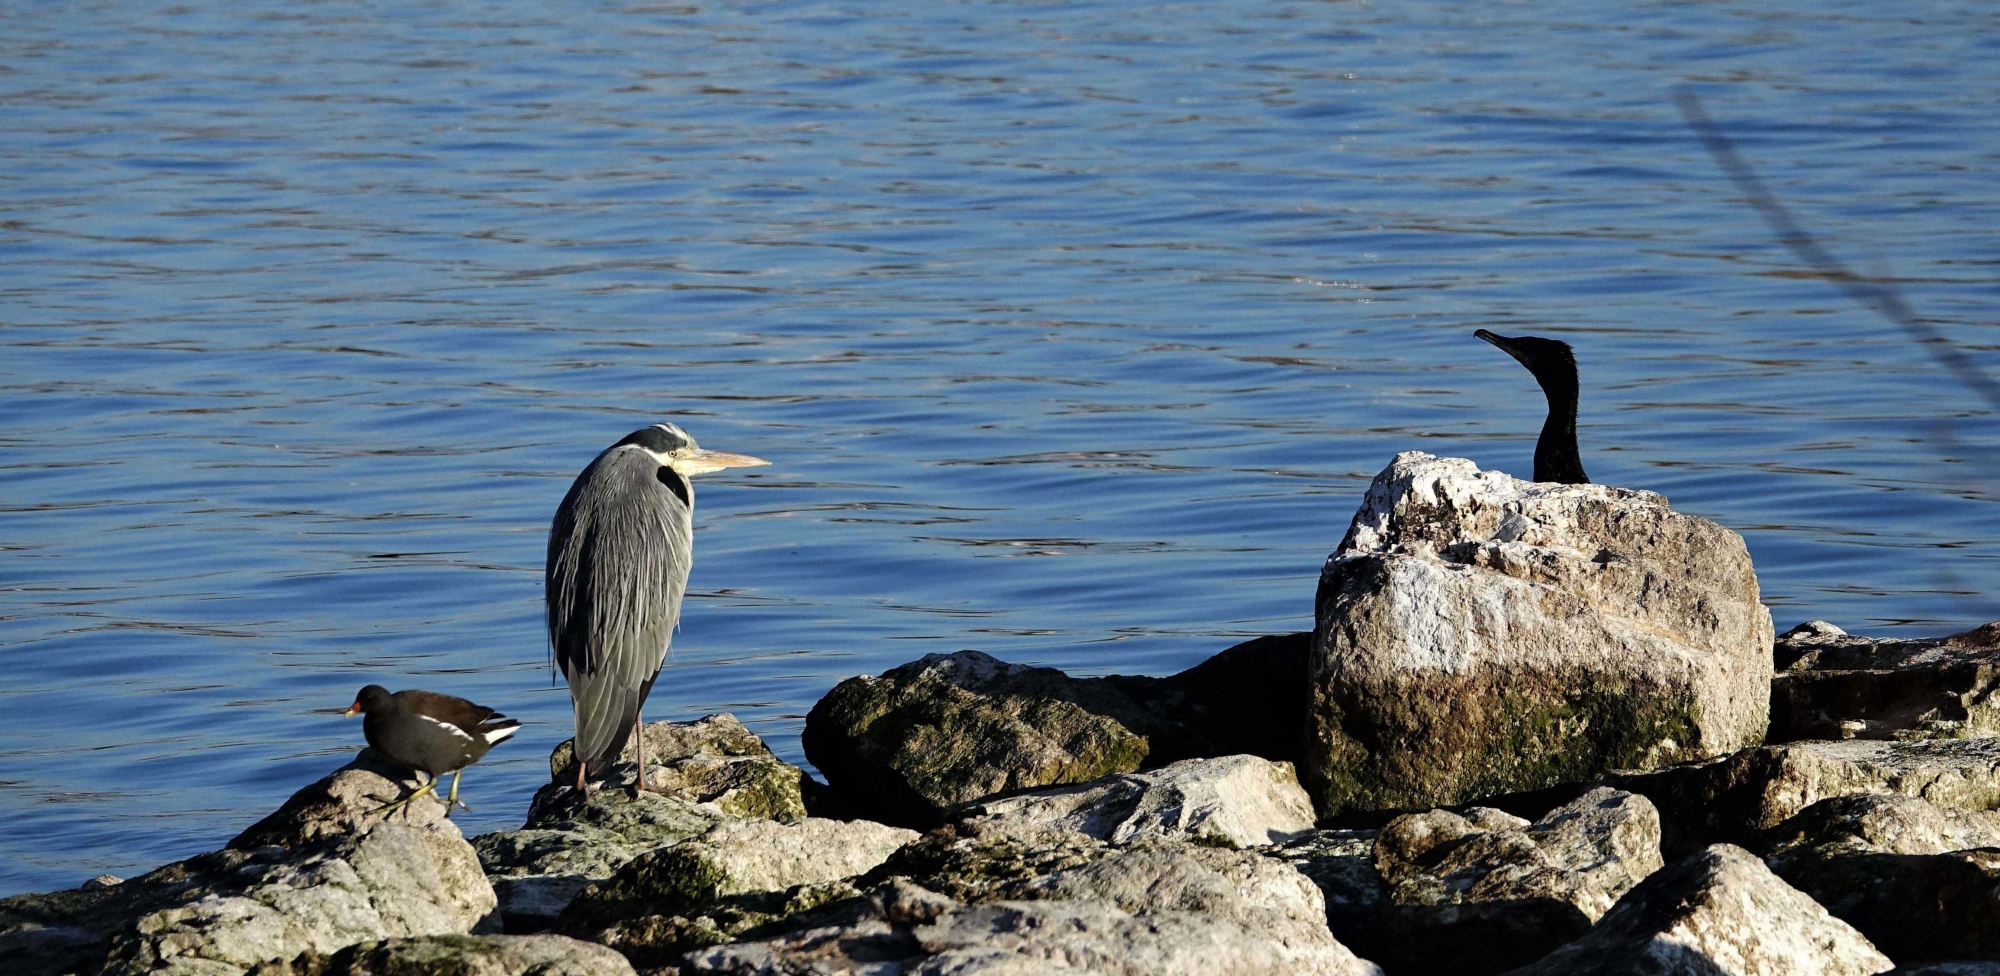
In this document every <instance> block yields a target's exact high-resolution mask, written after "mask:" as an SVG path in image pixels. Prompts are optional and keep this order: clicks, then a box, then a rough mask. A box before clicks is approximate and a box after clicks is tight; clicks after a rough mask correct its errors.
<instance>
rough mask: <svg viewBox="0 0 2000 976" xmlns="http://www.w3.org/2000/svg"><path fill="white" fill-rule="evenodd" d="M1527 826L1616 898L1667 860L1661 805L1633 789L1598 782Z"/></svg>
mask: <svg viewBox="0 0 2000 976" xmlns="http://www.w3.org/2000/svg"><path fill="white" fill-rule="evenodd" d="M1489 829H1490V828H1489ZM1526 829H1527V833H1528V836H1529V837H1531V838H1533V839H1534V841H1535V845H1536V846H1537V847H1540V848H1541V850H1542V852H1543V853H1545V854H1547V855H1548V856H1549V859H1550V860H1551V861H1552V862H1554V863H1555V864H1556V865H1558V866H1560V867H1561V868H1562V869H1563V870H1565V871H1568V872H1570V873H1571V874H1573V875H1575V876H1577V877H1578V878H1580V879H1582V880H1583V881H1585V882H1587V883H1589V884H1590V885H1592V886H1595V887H1596V888H1598V889H1600V890H1602V891H1603V892H1604V893H1605V894H1606V895H1608V896H1609V897H1610V898H1611V900H1612V901H1617V900H1618V899H1619V898H1621V897H1623V896H1624V894H1625V893H1626V892H1628V891H1630V890H1632V887H1633V886H1634V885H1637V884H1638V883H1639V882H1640V881H1643V880H1645V878H1646V877H1647V876H1648V875H1650V874H1652V873H1653V872H1654V871H1658V870H1659V869H1660V868H1661V867H1662V866H1664V865H1665V863H1666V862H1665V860H1663V859H1662V857H1661V854H1660V811H1659V810H1658V809H1657V808H1656V807H1654V806H1653V802H1652V801H1651V800H1648V799H1646V798H1645V797H1643V796H1639V795H1638V794H1635V793H1626V792H1624V791H1621V790H1614V789H1611V788H1610V787H1604V786H1600V787H1597V788H1596V789H1593V790H1591V791H1590V792H1588V793H1585V794H1584V795H1583V796H1581V797H1578V798H1577V799H1575V800H1572V801H1570V802H1569V803H1566V804H1564V805H1562V806H1560V807H1557V808H1555V809H1554V810H1551V811H1549V812H1548V813H1547V814H1545V815H1543V817H1542V819H1540V820H1538V821H1535V822H1534V823H1533V824H1531V825H1529V826H1528V827H1527V828H1526Z"/></svg>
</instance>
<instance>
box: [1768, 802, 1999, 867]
mask: <svg viewBox="0 0 2000 976" xmlns="http://www.w3.org/2000/svg"><path fill="white" fill-rule="evenodd" d="M1972 847H2000V812H1995V811H1990V810H1955V809H1952V808H1950V807H1940V806H1937V805H1935V804H1933V803H1931V802H1929V801H1928V800H1925V799H1923V798H1921V797H1915V796H1902V795H1898V794H1887V795H1885V794H1875V793H1864V794H1857V795H1853V796H1840V797H1834V798H1833V799H1829V800H1821V801H1819V802H1818V803H1815V804H1813V805H1812V806H1809V807H1807V808H1805V809H1804V810H1802V811H1800V812H1799V813H1798V815H1797V816H1794V817H1792V818H1791V819H1789V820H1786V821H1785V822H1784V823H1782V824H1779V825H1778V826H1776V827H1773V828H1772V829H1771V830H1770V831H1768V832H1767V833H1766V834H1765V835H1764V836H1763V838H1762V839H1761V842H1760V844H1759V846H1758V851H1759V853H1761V854H1762V855H1763V856H1764V857H1765V858H1766V859H1767V860H1769V859H1772V858H1785V857H1788V856H1791V855H1792V854H1794V853H1797V852H1812V853H1813V854H1815V855H1818V854H1825V853H1834V852H1838V853H1847V852H1876V853H1884V854H1943V853H1946V852H1949V851H1962V850H1965V849H1967V848H1972Z"/></svg>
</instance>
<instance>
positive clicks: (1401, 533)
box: [1300, 451, 1771, 815]
mask: <svg viewBox="0 0 2000 976" xmlns="http://www.w3.org/2000/svg"><path fill="white" fill-rule="evenodd" d="M1316 621H1317V623H1316V627H1315V630H1314V645H1313V657H1312V664H1311V680H1312V687H1313V696H1314V697H1313V716H1312V718H1313V727H1312V738H1311V740H1310V742H1309V743H1308V746H1307V749H1308V752H1309V758H1308V760H1307V762H1306V764H1305V765H1304V767H1303V768H1301V770H1300V778H1301V779H1302V780H1304V781H1305V782H1306V784H1307V788H1308V789H1310V790H1312V791H1313V793H1314V797H1315V799H1316V800H1317V801H1318V804H1319V809H1320V812H1321V814H1322V815H1336V814H1341V813H1344V812H1349V811H1357V810H1375V809H1393V808H1399V807H1400V808H1411V807H1416V808H1422V807H1429V806H1449V805H1453V804H1457V803H1463V802H1467V801H1470V800H1475V799H1479V798H1481V797H1486V796H1491V795H1495V794H1501V793H1507V792H1511V791H1518V790H1530V789H1536V788H1540V787H1544V786H1550V785H1553V784H1556V783H1561V782H1566V781H1579V780H1588V779H1592V778H1595V777H1596V776H1597V775H1599V774H1601V773H1603V772H1606V771H1608V770H1613V769H1649V768H1653V767H1656V766H1661V765H1666V764H1669V763H1674V762H1679V761H1683V760H1689V759H1698V758H1703V757H1708V756H1716V755H1722V754H1726V753H1729V752H1732V751H1735V750H1737V749H1740V748H1743V747H1745V746H1748V745H1754V744H1756V743H1757V742H1759V741H1760V740H1761V739H1762V737H1763V733H1764V725H1765V717H1766V708H1767V704H1768V699H1769V694H1770V678H1771V661H1770V648H1771V620H1770V614H1769V613H1768V612H1767V611H1766V610H1765V609H1764V607H1763V605H1762V604H1760V603H1759V602H1758V591H1757V576H1756V573H1755V572H1754V571H1752V569H1751V565H1750V555H1749V552H1748V550H1747V549H1746V548H1745V547H1744V545H1743V539H1742V537H1740V536H1738V535H1737V534H1736V533H1734V532H1731V531H1730V530H1728V529H1725V528H1723V527H1722V526H1719V525H1717V524H1715V523H1713V522H1710V521H1708V520H1706V519H1701V518H1696V517H1694V516H1690V515H1683V514H1681V513H1678V512H1675V511H1674V510H1673V509H1672V508H1670V507H1668V505H1667V502H1666V499H1664V498H1662V497H1660V496H1659V495H1656V494H1653V493H1651V492H1645V491H1630V490H1626V489H1622V488H1612V487H1608V486H1604V485H1561V484H1538V483H1533V482H1525V481H1517V480H1515V479H1514V478H1511V477H1508V476H1507V475H1505V474H1501V473H1499V472H1497V471H1481V470H1479V469H1478V468H1477V467H1476V466H1475V465H1474V464H1473V463H1472V462H1470V461H1467V460H1464V459H1461V458H1437V457H1432V456H1430V455H1428V454H1423V453H1420V452H1414V451H1413V452H1408V453H1404V454H1400V455H1398V456H1397V457H1396V460H1395V461H1394V462H1393V463H1392V464H1390V466H1389V467H1388V468H1387V469H1385V470H1384V471H1383V472H1382V473H1381V474H1379V475H1377V476H1376V478H1375V482H1374V484H1373V485H1371V486H1370V487H1369V490H1368V494H1367V497H1366V499H1365V500H1364V501H1363V502H1362V505H1361V508H1360V510H1359V511H1358V512H1356V513H1355V516H1354V521H1353V524H1352V525H1351V526H1350V528H1349V529H1348V532H1347V536H1346V538H1345V539H1344V540H1343V541H1342V542H1341V544H1340V548H1339V549H1338V550H1337V551H1335V552H1334V554H1333V555H1332V556H1331V557H1329V558H1328V560H1327V563H1326V566H1325V568H1324V569H1323V570H1322V571H1321V573H1320V584H1319V596H1318V600H1317V604H1316Z"/></svg>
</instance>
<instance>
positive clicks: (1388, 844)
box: [1271, 789, 1661, 974]
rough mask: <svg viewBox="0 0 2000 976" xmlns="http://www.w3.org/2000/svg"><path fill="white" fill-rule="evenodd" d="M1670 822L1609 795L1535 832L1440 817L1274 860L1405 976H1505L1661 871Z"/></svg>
mask: <svg viewBox="0 0 2000 976" xmlns="http://www.w3.org/2000/svg"><path fill="white" fill-rule="evenodd" d="M1659 836H1660V825H1659V815H1658V813H1657V812H1656V811H1655V810H1654V809H1653V805H1652V804H1651V803H1649V802H1647V801H1646V799H1645V798H1644V797H1640V796H1634V795H1632V794H1629V793H1621V792H1618V791H1616V790H1609V789H1598V790H1593V791H1591V792H1590V793H1588V794H1586V795H1584V796H1583V797H1579V798H1578V799H1576V800H1574V801H1572V802H1570V803H1568V804H1566V805H1564V806H1562V807H1558V808H1556V809H1555V810H1551V811H1549V813H1548V814H1547V815H1546V816H1544V817H1543V818H1542V819H1541V820H1540V821H1537V822H1534V823H1530V822H1528V821H1526V820H1523V819H1521V818H1519V817H1514V816H1511V815H1509V814H1506V813H1503V812H1501V811H1499V810H1494V809H1490V808H1479V807H1475V808H1473V809H1470V810H1466V811H1465V812H1464V813H1462V814H1461V813H1454V812H1451V811H1448V810H1432V811H1429V812H1428V813H1422V814H1412V815H1406V816H1402V817H1398V818H1396V819H1395V820H1393V821H1391V822H1390V823H1389V825H1388V826H1387V827H1385V828H1383V829H1382V830H1381V831H1380V832H1379V833H1377V832H1373V831H1321V832H1318V833H1316V834H1313V835H1309V836H1308V837H1305V838H1301V839H1299V840H1297V841H1293V842H1292V843H1289V844H1286V845H1284V846H1282V847H1279V848H1276V849H1274V850H1273V851H1272V852H1271V853H1272V855H1273V856H1275V857H1277V858H1280V859H1283V860H1287V861H1290V862H1292V863H1293V864H1294V865H1296V866H1297V868H1298V870H1299V871H1300V872H1301V873H1303V874H1304V875H1305V876H1306V877H1308V878H1310V879H1311V880H1312V881H1313V883H1314V884H1316V885H1318V886H1319V889H1320V891H1321V893H1322V895H1323V896H1324V897H1325V899H1326V905H1327V927H1328V928H1329V929H1330V930H1332V932H1333V935H1334V937H1335V938H1337V939H1339V940H1340V941H1341V942H1342V943H1344V944H1346V945H1347V946H1348V947H1349V948H1351V949H1353V950H1354V951H1356V952H1358V953H1360V954H1361V955H1363V956H1366V957H1368V958H1371V959H1375V960H1377V961H1378V962H1380V963H1382V964H1383V965H1384V966H1386V967H1388V968H1389V969H1390V971H1392V972H1396V973H1409V974H1420V973H1454V974H1456V973H1466V974H1478V973H1495V972H1499V971H1501V970H1503V969H1507V968H1509V967H1512V966H1518V965H1521V964H1523V963H1526V962H1529V961H1532V960H1534V959H1537V958H1540V957H1541V956H1542V955H1544V954H1546V953H1547V952H1549V951H1550V950H1552V949H1554V948H1555V947H1556V946H1558V945H1561V944H1562V943H1563V942H1565V941H1567V940H1569V939H1573V938H1576V937H1578V936H1580V935H1582V934H1583V933H1584V932H1586V931H1588V930H1589V929H1590V926H1591V923H1592V922H1594V921H1595V920H1596V919H1597V918H1598V917H1600V916H1601V915H1603V914H1604V912H1605V911H1606V910H1608V909H1609V908H1610V907H1611V905H1612V903H1613V902H1614V901H1616V900H1617V898H1618V897H1619V896H1620V895H1622V894H1624V893H1625V892H1626V891H1629V890H1630V889H1631V888H1632V887H1633V886H1634V885H1636V884H1637V883H1638V882H1639V881H1640V880H1641V879H1643V878H1645V877H1646V876H1648V875H1650V874H1651V873H1652V872H1654V871H1656V870H1658V869H1659V867H1660V865H1661V859H1660V849H1659Z"/></svg>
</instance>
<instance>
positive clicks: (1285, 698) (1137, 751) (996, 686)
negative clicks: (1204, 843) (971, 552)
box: [802, 634, 1311, 828]
mask: <svg viewBox="0 0 2000 976" xmlns="http://www.w3.org/2000/svg"><path fill="white" fill-rule="evenodd" d="M1310 639H1311V635H1310V634H1284V635H1274V636H1271V637H1260V638H1257V639H1255V640H1250V641H1246V642H1244V643H1242V644H1238V645H1236V646H1235V647H1231V648H1229V649H1227V650H1225V651H1223V652H1221V653H1220V654H1217V655H1215V656H1214V657H1212V658H1210V659H1208V660H1207V661H1204V662H1202V663H1201V664H1199V665H1196V666H1195V667H1193V668H1189V669H1188V670H1186V671H1183V672H1181V673H1179V674H1175V675H1172V676H1169V677H1165V678H1153V677H1136V676H1126V675H1110V676H1108V677H1103V678H1072V677H1070V676H1069V675H1066V674H1063V673H1062V672H1061V671H1057V670H1055V669H1053V668H1033V667H1024V666H1019V665H1012V664H1006V663H1003V662H1000V661H998V660H995V659H994V658H992V657H990V656H988V655H985V654H981V653H979V652H977V651H964V652H960V653H958V654H952V655H932V656H930V657H927V658H924V659H923V660H920V661H916V662H912V663H910V664H906V665H903V666H902V667H899V668H895V669H893V670H891V671H889V672H887V673H884V674H883V675H882V676H880V677H860V678H852V679H849V680H847V681H844V682H841V683H840V685H838V686H836V687H835V688H834V689H833V690H832V691H830V692H828V693H827V695H826V697H824V698H822V699H821V700H820V702H819V704H817V705H816V706H814V708H813V710H812V713H811V714H810V715H808V716H807V718H806V728H805V733H804V735H803V737H802V739H803V742H804V745H805V749H806V756H807V757H808V758H810V759H811V760H812V761H813V763H814V765H817V766H818V767H819V768H820V769H821V771H823V772H824V773H825V774H826V776H827V781H828V783H829V784H831V785H832V787H833V788H834V789H835V790H837V791H838V792H839V793H840V795H841V797H842V798H843V799H844V800H845V802H847V803H849V804H851V805H852V806H853V809H854V811H855V812H857V813H859V814H862V815H865V816H868V817H871V818H874V819H877V820H880V821H883V822H885V823H893V824H898V825H902V826H909V827H918V828H929V827H933V826H936V825H938V824H940V823H942V822H943V821H944V820H945V819H946V818H947V817H948V816H950V815H951V814H952V813H953V812H954V810H955V809H956V808H958V807H960V806H962V805H964V804H968V803H972V802H975V801H979V800H983V799H986V798H989V797H993V796H999V795H1004V794H1008V793H1013V792H1018V791H1021V790H1030V789H1038V788H1042V787H1049V786H1060V785H1065V784H1072V783H1082V782H1088V781H1090V780H1094V779H1097V778H1099V777H1101V776H1105V775H1109V774H1113V773H1119V772H1130V771H1132V770H1135V769H1140V768H1145V767H1148V766H1153V767H1157V766H1165V765H1167V764H1170V763H1173V762H1177V761H1180V760H1182V759H1198V758H1208V757H1214V756H1227V755H1239V754H1247V755H1255V756H1259V757H1262V758H1264V759H1268V760H1271V761H1274V762H1294V763H1295V762H1296V761H1297V760H1298V759H1299V757H1300V756H1301V755H1302V754H1303V752H1302V749H1303V744H1304V741H1305V729H1306V704H1307V700H1308V698H1307V694H1306V684H1305V661H1306V653H1307V650H1308V646H1309V644H1310V642H1311V640H1310Z"/></svg>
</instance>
